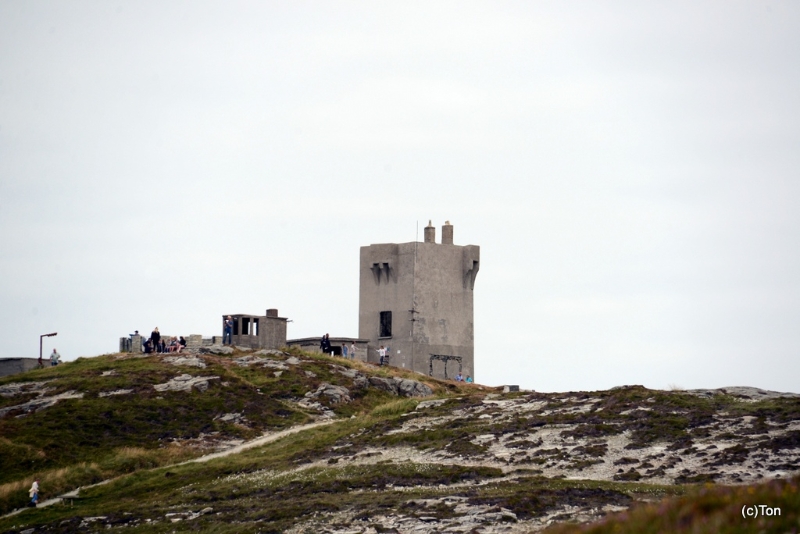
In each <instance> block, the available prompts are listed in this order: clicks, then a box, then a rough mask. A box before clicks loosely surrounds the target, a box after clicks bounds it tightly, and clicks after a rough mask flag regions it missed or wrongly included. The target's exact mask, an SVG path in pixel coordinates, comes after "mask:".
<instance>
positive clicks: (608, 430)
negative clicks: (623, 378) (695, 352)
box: [0, 351, 800, 533]
mask: <svg viewBox="0 0 800 534" xmlns="http://www.w3.org/2000/svg"><path fill="white" fill-rule="evenodd" d="M415 384H416V385H415ZM421 392H422V393H424V394H425V396H420V395H421V394H422V393H421ZM404 395H416V396H404ZM0 413H1V414H2V416H0V436H2V437H0V510H2V513H7V512H10V511H11V510H13V509H15V508H20V507H23V506H24V504H25V502H26V500H27V491H26V490H27V488H28V487H29V486H30V483H31V482H32V481H33V479H34V478H38V479H39V481H40V486H41V488H42V492H43V494H42V498H43V499H44V500H47V499H49V498H52V497H56V496H58V495H60V494H64V493H66V492H68V491H72V490H75V489H77V488H78V487H79V486H82V489H81V490H80V492H79V493H78V494H77V497H75V498H70V499H67V500H66V501H64V502H60V503H58V504H54V505H52V506H46V507H40V508H37V509H24V510H23V511H22V512H21V513H18V514H15V515H11V516H8V517H4V518H2V519H0V532H21V531H23V530H25V529H30V528H36V530H35V532H74V531H83V530H87V531H100V530H109V529H110V530H114V529H121V528H124V529H125V531H126V532H165V533H166V532H190V531H191V532H296V533H300V532H321V531H327V532H331V533H335V532H341V533H344V532H365V533H366V532H370V533H371V532H410V531H415V530H416V531H417V532H435V531H447V532H486V533H490V532H520V533H522V532H535V531H541V530H543V529H553V528H556V529H561V530H557V532H573V531H577V530H581V529H588V530H589V531H591V532H648V531H650V532H667V531H669V532H672V531H676V532H681V531H685V532H695V531H696V532H717V531H720V532H724V531H729V532H750V531H752V530H749V528H751V527H753V526H754V525H756V526H757V527H758V529H761V530H763V531H765V532H772V531H775V532H778V531H780V532H791V531H792V528H795V530H796V529H797V526H798V525H797V510H798V509H799V508H800V505H799V503H798V500H797V499H798V497H797V479H791V476H792V473H794V472H795V471H796V470H797V469H798V458H799V457H800V442H799V441H798V437H799V436H800V400H798V399H797V398H795V397H775V398H772V397H771V398H766V399H759V400H753V399H745V398H741V397H737V396H736V395H733V394H727V393H720V394H713V395H698V394H693V393H691V392H684V391H654V390H648V389H645V388H643V387H641V386H629V387H623V388H617V389H613V390H609V391H599V392H568V393H555V394H542V393H536V392H518V393H517V392H515V393H505V394H504V393H502V392H501V390H500V389H497V388H487V387H484V386H480V385H477V384H456V383H454V382H447V381H439V380H434V379H431V378H428V377H424V376H421V375H418V374H415V373H411V372H408V371H403V370H402V369H394V368H386V367H383V368H378V367H375V366H372V365H368V364H363V363H359V362H351V361H346V360H343V359H340V358H329V357H325V356H320V355H314V354H307V353H302V352H299V351H287V352H279V351H273V352H265V351H262V352H255V353H254V352H252V351H236V352H234V354H231V355H226V356H214V355H207V354H206V355H190V356H189V357H187V359H181V360H170V359H169V358H168V357H161V356H151V357H147V358H142V357H139V358H135V357H130V356H127V355H120V354H110V355H104V356H99V357H96V358H82V359H80V360H78V361H76V362H72V363H69V364H65V365H62V366H59V367H57V368H50V369H43V370H38V371H32V372H29V373H26V374H23V375H17V376H12V377H6V378H3V379H0ZM237 447H238V448H237ZM225 451H228V452H229V453H230V454H227V455H222V454H223V453H225ZM212 453H220V454H219V455H215V456H213V457H212V456H209V454H212ZM98 483H102V484H98ZM73 495H74V494H73ZM745 497H747V498H745ZM756 501H758V503H762V504H768V505H770V506H772V507H779V508H781V510H782V511H783V515H781V516H780V517H772V516H771V517H762V518H753V519H750V518H748V519H747V520H745V518H742V517H741V510H737V509H735V505H738V503H740V502H741V504H747V503H751V502H752V503H754V504H757V503H756ZM737 514H738V515H737ZM792 521H794V523H792ZM651 525H654V526H652V527H651ZM697 525H701V526H700V527H697ZM702 525H714V526H716V527H718V528H717V529H716V530H714V529H713V528H712V527H706V526H702ZM695 527H696V528H699V529H700V530H697V529H695ZM703 528H705V529H706V530H702V529H703ZM648 529H649V530H648ZM681 529H683V530H681ZM692 529H695V530H692ZM737 529H738V530H737ZM781 529H782V530H781Z"/></svg>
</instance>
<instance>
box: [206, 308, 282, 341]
mask: <svg viewBox="0 0 800 534" xmlns="http://www.w3.org/2000/svg"><path fill="white" fill-rule="evenodd" d="M229 315H230V317H231V319H233V334H232V336H231V340H232V342H233V344H234V345H236V346H238V347H250V348H251V349H279V348H281V347H285V346H286V322H287V321H288V319H287V318H286V317H278V310H276V309H275V308H270V309H268V310H267V314H266V315H245V314H241V313H235V314H234V313H231V314H227V315H223V316H222V335H223V336H224V335H225V320H226V319H227V318H228V316H229Z"/></svg>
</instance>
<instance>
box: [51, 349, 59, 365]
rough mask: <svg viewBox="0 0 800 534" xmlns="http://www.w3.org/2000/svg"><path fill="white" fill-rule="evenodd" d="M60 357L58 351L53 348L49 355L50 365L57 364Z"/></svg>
mask: <svg viewBox="0 0 800 534" xmlns="http://www.w3.org/2000/svg"><path fill="white" fill-rule="evenodd" d="M60 359H61V355H60V354H59V353H58V351H57V350H56V349H53V353H52V354H51V355H50V367H55V366H56V365H58V364H59V360H60Z"/></svg>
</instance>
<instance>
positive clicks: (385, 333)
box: [378, 311, 392, 337]
mask: <svg viewBox="0 0 800 534" xmlns="http://www.w3.org/2000/svg"><path fill="white" fill-rule="evenodd" d="M380 329H381V333H380V336H378V337H392V312H390V311H382V312H381V326H380Z"/></svg>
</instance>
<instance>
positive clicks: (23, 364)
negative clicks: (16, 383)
mask: <svg viewBox="0 0 800 534" xmlns="http://www.w3.org/2000/svg"><path fill="white" fill-rule="evenodd" d="M43 361H44V362H45V365H50V358H49V357H45V358H44V359H43ZM38 364H39V358H0V376H8V375H15V374H17V373H24V372H25V371H30V370H31V369H36V366H37V365H38Z"/></svg>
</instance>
